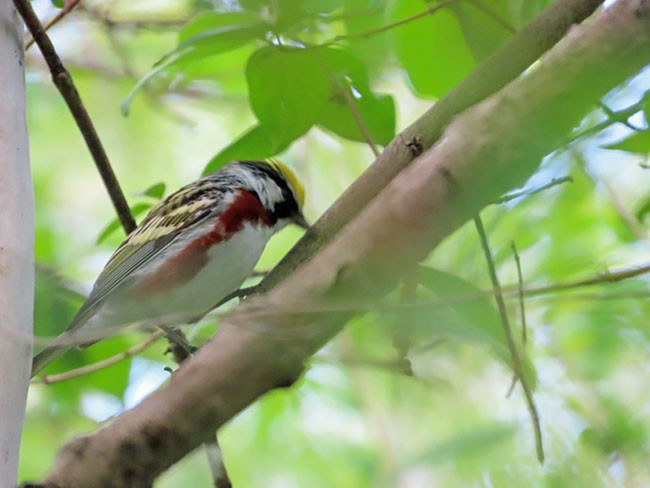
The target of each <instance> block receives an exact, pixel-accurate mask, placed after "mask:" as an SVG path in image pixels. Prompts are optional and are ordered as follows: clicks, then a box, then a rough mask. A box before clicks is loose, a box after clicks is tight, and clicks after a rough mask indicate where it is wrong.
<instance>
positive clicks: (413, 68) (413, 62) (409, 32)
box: [388, 0, 476, 97]
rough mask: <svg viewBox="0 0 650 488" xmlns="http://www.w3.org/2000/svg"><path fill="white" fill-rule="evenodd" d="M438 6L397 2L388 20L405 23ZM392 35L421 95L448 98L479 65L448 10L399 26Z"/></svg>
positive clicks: (414, 1)
mask: <svg viewBox="0 0 650 488" xmlns="http://www.w3.org/2000/svg"><path fill="white" fill-rule="evenodd" d="M434 5H435V4H430V3H427V2H425V1H424V0H395V1H394V2H393V4H392V6H391V8H390V10H389V15H388V21H389V22H399V21H404V20H406V19H409V18H411V17H413V16H415V15H419V14H422V13H424V12H426V11H427V10H429V9H430V8H431V7H433V6H434ZM390 34H391V36H392V39H393V46H394V49H395V52H396V53H397V57H398V59H399V60H400V62H401V63H402V65H403V66H404V68H405V69H406V71H407V72H408V75H409V78H410V80H411V83H412V84H413V87H414V89H415V91H416V92H417V93H418V94H420V95H429V96H434V97H440V96H442V95H444V94H445V93H446V92H447V91H449V90H450V89H451V88H452V87H454V86H455V85H456V84H457V83H458V82H459V81H460V80H461V79H463V78H464V77H465V75H467V74H468V73H469V72H470V71H471V69H472V68H473V67H474V65H475V64H476V62H475V60H474V57H473V56H472V53H471V51H470V49H469V47H468V46H467V44H466V42H465V38H464V36H463V32H462V30H461V28H460V25H459V24H458V20H457V19H456V17H455V16H454V14H453V13H452V12H451V11H449V10H448V9H446V8H441V9H440V10H437V11H436V12H434V13H432V14H428V15H424V16H422V17H420V18H417V19H416V20H412V21H409V22H407V23H405V24H404V25H401V26H399V27H395V28H394V29H392V30H391V31H390Z"/></svg>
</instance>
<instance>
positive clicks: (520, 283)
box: [510, 241, 528, 350]
mask: <svg viewBox="0 0 650 488" xmlns="http://www.w3.org/2000/svg"><path fill="white" fill-rule="evenodd" d="M510 246H511V247H512V254H513V255H514V257H515V264H516V265H517V285H518V288H519V290H518V291H519V313H520V314H521V345H522V347H523V348H524V350H525V349H526V343H527V342H528V328H527V326H526V307H525V306H524V275H523V273H522V272H521V259H520V258H519V253H518V252H517V246H516V245H515V241H512V242H511V243H510Z"/></svg>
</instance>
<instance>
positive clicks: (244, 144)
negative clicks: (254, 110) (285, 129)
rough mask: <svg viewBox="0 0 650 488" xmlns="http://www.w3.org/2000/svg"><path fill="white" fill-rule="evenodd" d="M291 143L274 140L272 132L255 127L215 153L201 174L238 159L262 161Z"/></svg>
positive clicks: (262, 127)
mask: <svg viewBox="0 0 650 488" xmlns="http://www.w3.org/2000/svg"><path fill="white" fill-rule="evenodd" d="M290 142H291V141H281V140H276V139H275V137H274V134H273V131H270V130H268V129H267V128H266V127H264V126H261V125H256V126H255V127H253V128H251V129H249V130H248V131H247V132H246V133H244V134H243V135H242V136H241V137H239V138H238V139H237V140H236V141H234V142H233V143H232V144H230V145H228V146H227V147H225V148H224V149H222V150H221V151H220V152H219V153H217V154H216V155H215V156H214V157H213V158H212V159H211V160H210V162H209V163H208V164H207V165H206V167H205V168H204V169H203V174H204V175H205V174H208V173H211V172H212V171H216V170H218V169H219V168H221V167H222V166H223V165H224V164H226V163H229V162H230V161H234V160H238V159H264V158H267V157H270V156H274V155H276V154H277V153H279V152H281V151H283V150H284V149H286V148H287V147H288V146H289V144H290Z"/></svg>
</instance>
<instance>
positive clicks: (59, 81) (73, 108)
mask: <svg viewBox="0 0 650 488" xmlns="http://www.w3.org/2000/svg"><path fill="white" fill-rule="evenodd" d="M14 5H15V6H16V10H18V12H19V13H20V15H21V17H22V18H23V20H24V21H25V25H27V28H28V29H29V31H30V32H31V34H32V37H33V38H34V41H35V42H36V44H37V45H38V47H39V49H40V50H41V52H42V53H43V57H44V58H45V62H46V63H47V65H48V67H49V68H50V72H51V74H52V80H53V81H54V84H55V85H56V87H57V88H58V90H59V92H61V95H62V96H63V99H64V100H65V103H66V104H67V105H68V108H69V109H70V112H71V113H72V116H73V117H74V120H75V122H76V123H77V126H78V127H79V130H80V131H81V134H82V135H83V138H84V140H85V141H86V145H87V146H88V150H89V151H90V154H91V155H92V157H93V160H94V161H95V166H97V170H98V171H99V174H100V175H101V177H102V180H103V182H104V186H105V187H106V189H107V190H108V194H109V196H110V198H111V201H112V202H113V206H114V207H115V211H116V212H117V216H118V217H119V219H120V222H121V224H122V227H123V228H124V230H125V232H126V233H127V234H128V233H129V232H131V231H132V230H133V229H135V227H136V224H135V220H134V219H133V215H131V210H130V209H129V205H128V204H127V203H126V198H125V197H124V193H122V189H121V188H120V184H119V183H118V181H117V178H116V177H115V173H114V172H113V168H112V167H111V163H110V161H109V160H108V156H107V155H106V151H105V150H104V146H103V145H102V143H101V141H100V139H99V136H98V135H97V131H96V130H95V126H94V125H93V122H92V120H91V119H90V115H88V111H87V110H86V107H85V106H84V104H83V102H82V101H81V97H80V96H79V92H78V91H77V87H76V86H75V84H74V81H72V77H71V76H70V73H68V70H66V69H65V66H63V63H62V62H61V58H59V55H58V54H57V53H56V50H55V49H54V46H53V45H52V41H50V38H49V37H48V35H47V33H46V32H45V30H44V29H43V26H42V25H41V22H40V20H38V16H37V15H36V12H34V9H33V8H32V6H31V4H30V2H29V1H28V0H14Z"/></svg>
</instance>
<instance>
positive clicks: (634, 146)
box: [602, 129, 650, 156]
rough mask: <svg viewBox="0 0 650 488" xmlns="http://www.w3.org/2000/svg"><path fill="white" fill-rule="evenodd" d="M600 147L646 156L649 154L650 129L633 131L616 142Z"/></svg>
mask: <svg viewBox="0 0 650 488" xmlns="http://www.w3.org/2000/svg"><path fill="white" fill-rule="evenodd" d="M602 147H603V148H605V149H615V150H618V151H625V152H630V153H634V154H641V155H643V156H647V155H648V154H650V129H645V130H642V131H638V132H634V133H633V134H631V135H629V136H627V137H626V138H624V139H621V140H620V141H618V142H614V143H612V144H606V145H604V146H602Z"/></svg>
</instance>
